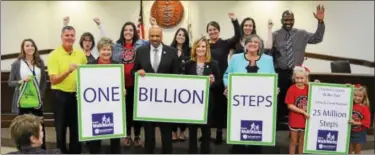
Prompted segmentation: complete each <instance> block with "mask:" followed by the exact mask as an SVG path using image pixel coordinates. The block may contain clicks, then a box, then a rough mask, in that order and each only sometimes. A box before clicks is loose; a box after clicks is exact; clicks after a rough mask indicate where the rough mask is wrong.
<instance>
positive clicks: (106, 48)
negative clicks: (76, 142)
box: [87, 37, 121, 154]
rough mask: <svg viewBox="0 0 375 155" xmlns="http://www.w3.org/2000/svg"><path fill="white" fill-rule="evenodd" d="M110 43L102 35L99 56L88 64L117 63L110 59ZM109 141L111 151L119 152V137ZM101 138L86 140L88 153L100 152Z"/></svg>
mask: <svg viewBox="0 0 375 155" xmlns="http://www.w3.org/2000/svg"><path fill="white" fill-rule="evenodd" d="M112 45H113V41H112V40H111V39H109V38H106V37H103V38H101V39H100V40H99V42H98V51H99V58H98V59H97V60H95V61H91V62H89V63H88V64H119V63H118V62H116V61H113V60H111V57H112ZM110 141H111V153H112V154H120V153H121V147H120V139H119V138H116V139H110ZM101 142H102V141H101V140H93V141H88V142H87V145H88V147H89V152H90V154H100V153H101V146H100V145H101Z"/></svg>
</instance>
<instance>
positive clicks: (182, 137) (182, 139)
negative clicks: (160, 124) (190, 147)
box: [178, 135, 186, 142]
mask: <svg viewBox="0 0 375 155" xmlns="http://www.w3.org/2000/svg"><path fill="white" fill-rule="evenodd" d="M178 139H179V140H180V141H181V142H184V141H186V136H185V135H180V137H179V138H178Z"/></svg>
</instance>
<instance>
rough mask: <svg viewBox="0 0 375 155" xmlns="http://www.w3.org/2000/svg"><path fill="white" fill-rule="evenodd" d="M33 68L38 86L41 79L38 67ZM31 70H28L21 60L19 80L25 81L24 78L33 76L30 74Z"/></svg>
mask: <svg viewBox="0 0 375 155" xmlns="http://www.w3.org/2000/svg"><path fill="white" fill-rule="evenodd" d="M33 68H34V69H35V70H34V72H35V76H36V80H38V84H40V77H41V72H40V68H39V67H38V66H35V67H33ZM33 68H29V67H28V65H27V64H26V62H25V61H23V60H21V66H20V74H21V79H22V80H23V79H26V77H28V76H30V75H31V76H33V72H32V70H33ZM30 69H31V70H30Z"/></svg>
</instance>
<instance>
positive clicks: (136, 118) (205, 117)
mask: <svg viewBox="0 0 375 155" xmlns="http://www.w3.org/2000/svg"><path fill="white" fill-rule="evenodd" d="M145 76H147V77H162V78H173V79H176V78H180V79H204V80H206V83H207V85H206V86H205V94H204V95H205V97H206V98H205V103H204V104H205V105H204V109H205V110H204V115H203V117H204V118H202V120H190V119H175V118H152V117H139V116H137V110H138V89H139V86H138V79H139V78H140V75H139V74H138V73H136V74H135V84H134V113H133V118H134V120H137V121H149V122H168V123H189V124H207V113H208V104H209V101H208V99H209V91H210V78H209V77H208V76H198V75H182V74H155V73H146V75H145ZM141 78H142V77H141ZM176 87H177V86H176Z"/></svg>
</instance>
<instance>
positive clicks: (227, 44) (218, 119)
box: [206, 13, 241, 144]
mask: <svg viewBox="0 0 375 155" xmlns="http://www.w3.org/2000/svg"><path fill="white" fill-rule="evenodd" d="M229 18H230V19H231V21H232V24H233V28H234V36H233V37H231V38H229V39H225V40H223V39H221V38H220V25H219V24H218V23H217V22H216V21H211V22H209V23H208V24H207V27H206V31H207V33H208V35H209V36H210V39H209V44H210V50H211V53H212V59H213V60H216V61H218V63H219V68H220V78H219V79H216V80H218V81H217V82H218V83H219V84H218V86H217V87H216V88H215V89H213V90H212V93H213V96H214V101H213V102H214V103H215V109H214V113H215V114H214V115H215V124H214V126H213V127H215V128H217V130H216V140H215V143H216V144H221V143H222V142H223V132H222V129H223V128H225V127H226V124H227V119H226V116H227V114H226V113H227V98H226V97H225V96H224V95H223V92H224V84H223V82H222V79H223V73H224V72H225V70H226V69H227V67H228V61H227V60H228V55H229V52H230V50H231V49H233V48H234V46H235V45H236V43H237V42H238V41H239V40H240V38H241V29H240V24H239V23H238V20H237V18H236V15H235V14H234V13H229Z"/></svg>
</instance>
